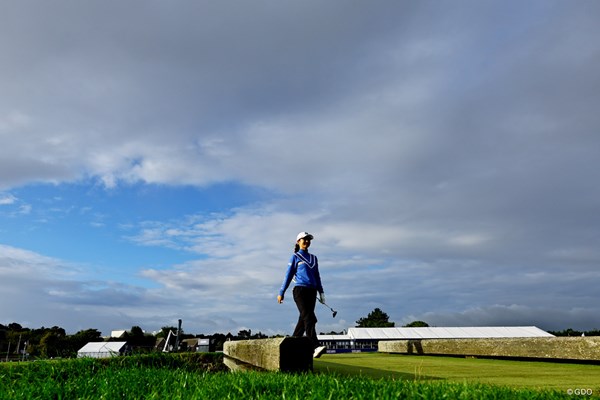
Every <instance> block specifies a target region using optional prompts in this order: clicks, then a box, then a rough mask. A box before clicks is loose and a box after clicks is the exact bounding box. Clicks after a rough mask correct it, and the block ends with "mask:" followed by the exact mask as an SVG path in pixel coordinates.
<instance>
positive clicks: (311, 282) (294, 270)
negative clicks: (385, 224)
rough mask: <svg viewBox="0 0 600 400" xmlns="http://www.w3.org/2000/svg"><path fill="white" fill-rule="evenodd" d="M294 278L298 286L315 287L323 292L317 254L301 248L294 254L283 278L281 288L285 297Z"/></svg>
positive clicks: (280, 291) (280, 293)
mask: <svg viewBox="0 0 600 400" xmlns="http://www.w3.org/2000/svg"><path fill="white" fill-rule="evenodd" d="M292 280H293V281H294V283H295V284H296V286H304V287H309V288H314V289H317V291H318V292H319V293H323V285H321V276H320V275H319V260H317V256H315V255H313V254H310V253H309V252H308V251H304V250H299V251H298V252H297V253H294V254H292V256H291V257H290V262H289V263H288V268H287V272H286V273H285V278H283V284H282V285H281V289H279V295H280V296H282V297H283V294H284V293H285V291H286V290H287V288H288V287H289V286H290V283H291V282H292Z"/></svg>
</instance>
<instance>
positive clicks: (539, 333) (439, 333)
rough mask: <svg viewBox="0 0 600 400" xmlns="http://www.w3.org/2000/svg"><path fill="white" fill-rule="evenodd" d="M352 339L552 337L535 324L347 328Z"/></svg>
mask: <svg viewBox="0 0 600 400" xmlns="http://www.w3.org/2000/svg"><path fill="white" fill-rule="evenodd" d="M348 335H349V336H351V337H352V338H353V339H376V340H390V339H397V340H402V339H405V340H406V339H489V338H528V337H553V336H554V335H551V334H550V333H548V332H546V331H543V330H541V329H539V328H537V327H535V326H475V327H419V328H349V329H348Z"/></svg>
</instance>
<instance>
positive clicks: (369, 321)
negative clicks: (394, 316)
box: [356, 308, 395, 328]
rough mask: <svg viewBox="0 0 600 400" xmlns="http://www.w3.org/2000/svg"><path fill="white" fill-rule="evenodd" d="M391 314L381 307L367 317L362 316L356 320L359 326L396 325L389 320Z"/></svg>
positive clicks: (382, 326)
mask: <svg viewBox="0 0 600 400" xmlns="http://www.w3.org/2000/svg"><path fill="white" fill-rule="evenodd" d="M389 318H390V317H389V316H388V315H387V314H386V313H384V312H383V311H382V310H381V309H380V308H376V309H374V310H373V311H371V313H369V315H367V317H366V318H361V319H359V320H358V321H356V324H357V325H356V327H357V328H391V327H393V326H394V325H395V323H394V322H389V321H388V320H389Z"/></svg>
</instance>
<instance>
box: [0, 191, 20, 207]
mask: <svg viewBox="0 0 600 400" xmlns="http://www.w3.org/2000/svg"><path fill="white" fill-rule="evenodd" d="M17 200H18V199H17V198H16V197H15V196H13V195H12V194H0V206H5V205H10V204H14V203H16V202H17Z"/></svg>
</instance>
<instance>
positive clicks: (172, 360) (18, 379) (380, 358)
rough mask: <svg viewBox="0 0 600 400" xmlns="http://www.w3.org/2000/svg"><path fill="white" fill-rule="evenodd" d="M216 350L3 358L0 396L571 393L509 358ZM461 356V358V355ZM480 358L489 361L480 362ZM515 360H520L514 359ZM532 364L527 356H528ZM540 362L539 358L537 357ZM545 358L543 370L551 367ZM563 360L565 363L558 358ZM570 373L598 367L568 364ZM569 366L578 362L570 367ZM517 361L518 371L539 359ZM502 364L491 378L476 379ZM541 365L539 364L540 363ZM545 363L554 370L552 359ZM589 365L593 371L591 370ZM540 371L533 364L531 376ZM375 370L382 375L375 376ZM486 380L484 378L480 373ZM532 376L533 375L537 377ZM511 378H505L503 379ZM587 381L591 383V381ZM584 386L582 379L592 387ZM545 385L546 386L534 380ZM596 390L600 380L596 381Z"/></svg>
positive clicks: (499, 398) (476, 398) (506, 398)
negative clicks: (284, 367)
mask: <svg viewBox="0 0 600 400" xmlns="http://www.w3.org/2000/svg"><path fill="white" fill-rule="evenodd" d="M221 359H222V355H219V354H207V355H198V354H189V355H187V354H186V355H182V354H173V355H162V354H159V355H149V356H128V357H116V358H114V359H106V360H97V359H73V360H60V361H38V362H28V363H2V364H0V398H1V399H6V400H12V399H19V400H21V399H61V400H62V399H68V400H72V399H80V400H88V399H89V400H92V399H93V400H96V399H301V400H307V399H374V400H375V399H377V400H380V399H465V400H466V399H473V400H481V399H496V400H514V399H523V400H531V399H540V400H542V399H543V400H546V399H551V400H554V399H572V398H574V397H575V398H577V396H569V395H568V394H567V392H566V390H562V389H561V390H558V391H556V390H547V389H548V388H547V387H544V385H538V384H537V382H544V379H546V380H552V379H554V378H550V376H554V373H555V372H552V373H551V374H550V375H548V376H547V377H546V378H544V377H543V376H541V375H540V377H539V378H535V382H536V383H535V384H531V385H528V384H525V383H519V384H517V385H513V384H511V383H513V381H512V380H511V379H512V378H511V377H510V376H509V374H508V373H507V371H508V370H510V368H511V367H510V364H511V363H508V364H507V365H506V366H504V365H503V364H504V362H491V363H488V362H487V361H489V360H458V359H448V358H439V359H428V358H427V357H402V356H389V355H377V354H359V355H352V354H349V355H343V356H341V355H340V356H336V355H326V356H324V357H322V359H319V360H316V362H315V370H316V371H315V373H309V374H290V373H277V372H237V373H230V372H224V368H223V365H222V363H221V362H220V361H221ZM461 361H464V363H461ZM478 361H484V362H482V363H479V362H478ZM517 364H518V363H517ZM525 364H529V363H525ZM540 364H541V363H540ZM545 365H546V364H544V366H542V368H541V369H542V370H544V369H546V368H545ZM557 366H558V367H561V366H560V365H557ZM562 367H567V369H566V370H565V369H561V371H562V372H560V371H559V372H558V373H565V374H567V375H565V376H566V377H570V376H577V375H578V374H587V375H586V376H587V378H586V379H585V381H587V379H590V377H592V376H593V377H596V376H597V375H596V374H597V373H598V372H597V368H596V367H591V368H590V367H589V366H587V367H586V366H567V365H563V366H562ZM568 367H573V369H571V370H569V368H568ZM512 368H513V375H514V376H513V378H514V379H517V378H519V376H518V375H519V374H521V373H526V374H530V375H531V371H533V370H535V365H534V366H529V367H528V366H527V365H524V366H523V367H522V368H521V367H519V368H516V367H514V366H513V367H512ZM495 370H496V371H499V373H498V374H496V375H498V376H501V377H503V378H502V379H500V380H496V379H492V380H490V383H493V384H494V385H499V386H494V385H489V384H484V383H479V382H481V381H482V380H480V379H472V378H473V377H478V376H479V375H481V376H482V377H484V376H483V374H484V373H485V374H490V375H493V371H495ZM538 371H540V370H538ZM548 371H553V367H550V368H549V369H548ZM590 373H591V374H592V375H590ZM537 375H539V374H538V373H537V372H534V374H533V375H531V376H537ZM374 378H377V379H374ZM483 380H485V379H483ZM533 382H534V381H530V383H533ZM505 383H508V384H505ZM587 386H589V385H587ZM587 386H584V387H587ZM538 387H540V388H543V389H542V390H540V389H536V388H538ZM593 390H594V394H596V395H597V393H598V392H597V390H598V388H597V387H596V388H594V389H593Z"/></svg>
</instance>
